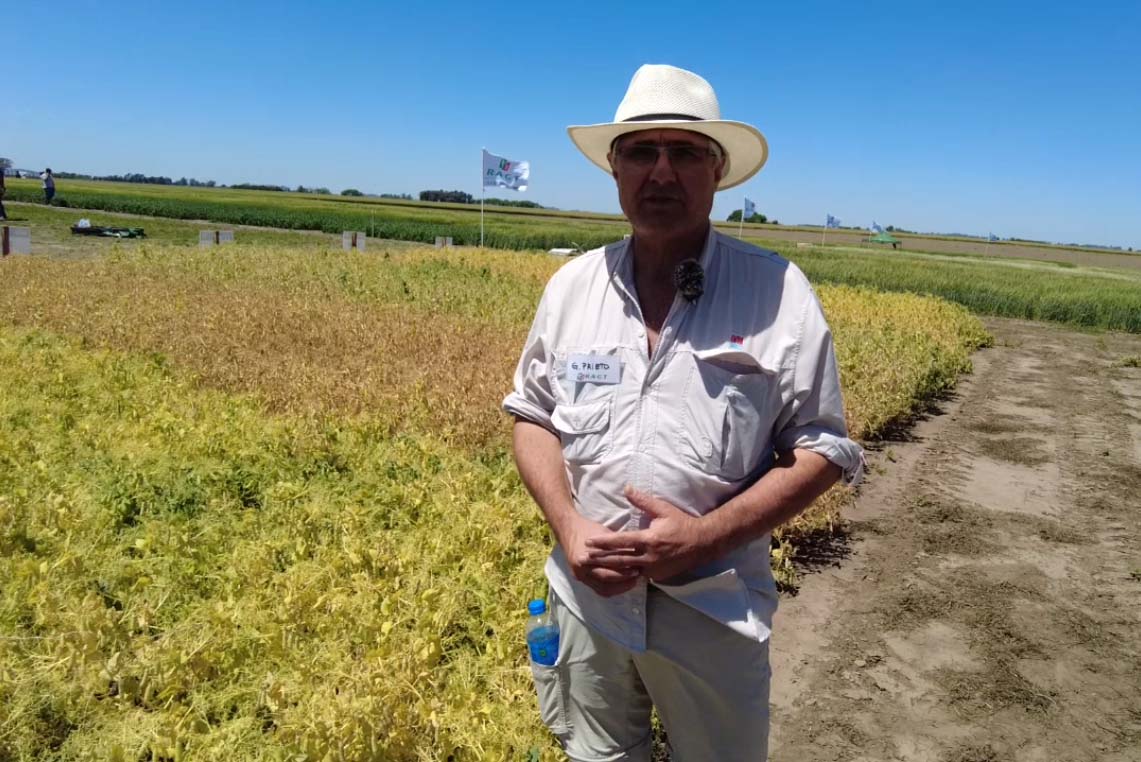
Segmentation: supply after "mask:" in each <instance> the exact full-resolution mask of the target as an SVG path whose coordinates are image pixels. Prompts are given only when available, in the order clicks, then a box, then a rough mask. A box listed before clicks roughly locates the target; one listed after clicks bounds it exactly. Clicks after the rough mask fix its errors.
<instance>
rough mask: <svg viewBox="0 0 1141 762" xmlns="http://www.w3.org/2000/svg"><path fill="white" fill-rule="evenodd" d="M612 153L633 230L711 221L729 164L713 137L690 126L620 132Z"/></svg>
mask: <svg viewBox="0 0 1141 762" xmlns="http://www.w3.org/2000/svg"><path fill="white" fill-rule="evenodd" d="M609 159H610V166H611V168H612V170H613V173H614V179H615V180H616V181H617V182H618V201H619V203H620V204H621V205H622V211H623V212H624V213H625V214H626V218H627V219H628V220H630V224H631V225H632V226H633V228H634V232H636V233H642V234H643V235H645V234H650V235H661V234H669V233H685V232H688V231H691V230H697V229H699V228H702V227H704V226H705V224H706V223H707V222H708V221H709V212H710V211H711V210H712V209H713V194H714V193H715V192H716V191H717V183H719V182H720V181H721V177H722V174H723V172H724V168H725V162H724V159H723V158H721V153H720V149H719V146H717V144H716V143H714V142H713V141H711V140H710V139H709V138H707V137H705V136H704V135H701V134H699V133H696V132H689V131H688V130H647V131H645V132H634V133H630V134H628V135H623V136H622V137H620V138H618V140H617V141H616V142H615V143H614V147H613V148H612V149H611V152H610V154H609Z"/></svg>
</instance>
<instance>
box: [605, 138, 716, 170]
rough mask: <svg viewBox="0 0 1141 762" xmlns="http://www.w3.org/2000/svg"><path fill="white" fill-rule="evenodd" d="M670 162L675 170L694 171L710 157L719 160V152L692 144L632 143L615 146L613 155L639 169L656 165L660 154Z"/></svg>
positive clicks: (708, 147)
mask: <svg viewBox="0 0 1141 762" xmlns="http://www.w3.org/2000/svg"><path fill="white" fill-rule="evenodd" d="M663 152H664V153H665V154H666V157H667V158H668V159H669V161H670V165H671V166H672V167H673V168H674V169H677V170H685V169H696V168H697V167H700V166H702V165H703V164H705V162H706V161H707V160H708V159H709V157H710V156H713V157H714V158H717V159H720V158H721V152H720V151H718V150H716V149H714V148H713V147H712V146H698V145H694V144H692V143H668V144H666V145H661V144H658V143H634V144H632V145H625V146H616V147H615V148H614V155H615V156H617V157H618V158H619V159H620V160H621V161H622V162H623V163H626V164H629V165H630V166H632V167H637V168H639V169H647V168H649V167H652V166H654V165H655V164H657V163H658V157H659V156H661V155H662V153H663Z"/></svg>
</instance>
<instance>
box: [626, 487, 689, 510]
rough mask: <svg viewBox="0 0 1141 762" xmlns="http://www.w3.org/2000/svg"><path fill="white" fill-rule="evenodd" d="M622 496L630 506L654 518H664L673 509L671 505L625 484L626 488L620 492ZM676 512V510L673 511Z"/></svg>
mask: <svg viewBox="0 0 1141 762" xmlns="http://www.w3.org/2000/svg"><path fill="white" fill-rule="evenodd" d="M622 494H623V495H625V496H626V499H627V500H629V501H630V505H632V506H634V507H635V508H637V509H638V510H639V511H642V512H643V513H648V514H650V515H651V516H653V517H655V518H664V517H665V516H668V515H669V514H670V509H674V508H673V506H672V505H670V504H669V503H667V502H666V501H665V500H661V499H660V498H656V497H654V496H653V495H650V494H648V493H645V492H642V491H641V490H638V489H635V488H634V487H633V486H631V485H629V484H627V485H626V488H625V489H624V490H622ZM674 510H677V509H674Z"/></svg>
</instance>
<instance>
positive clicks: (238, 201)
mask: <svg viewBox="0 0 1141 762" xmlns="http://www.w3.org/2000/svg"><path fill="white" fill-rule="evenodd" d="M109 186H110V187H109ZM234 194H237V192H236V191H233V192H231V196H229V197H227V196H225V195H223V193H221V192H219V193H212V192H210V191H209V190H203V189H185V190H184V189H179V190H178V191H175V192H164V193H154V192H151V193H140V192H138V191H134V190H133V189H130V188H128V189H126V190H123V189H122V188H119V187H114V185H113V184H110V183H102V184H95V183H83V184H79V183H76V184H69V186H68V187H67V188H66V189H63V188H62V187H61V191H60V196H59V197H58V198H57V199H56V203H57V205H66V206H70V207H75V208H82V209H102V210H105V211H111V212H125V213H128V214H140V215H146V216H150V217H171V218H175V219H183V220H211V221H213V222H222V223H229V224H233V225H258V226H263V227H274V228H286V229H291V230H320V231H324V232H326V233H340V232H341V231H344V230H361V231H364V232H365V233H366V234H367V235H369V236H370V237H374V238H391V239H396V240H402V241H417V242H420V243H433V242H434V241H435V240H436V238H437V237H439V236H444V237H451V238H452V240H453V243H455V244H457V245H479V243H480V213H479V209H478V207H474V208H471V207H469V208H468V209H467V210H462V209H457V208H455V205H451V206H450V207H446V208H445V207H439V206H435V205H431V206H429V205H418V206H409V205H395V204H363V203H356V204H353V203H345V202H341V201H337V200H331V199H323V198H321V197H313V196H302V197H291V196H290V195H287V194H274V193H255V192H248V191H247V192H244V195H241V196H237V195H234ZM9 196H10V199H11V200H13V201H27V202H35V201H40V200H41V199H42V194H41V193H40V191H39V190H38V189H37V188H35V187H34V186H33V185H31V184H29V183H21V184H19V185H16V184H13V187H11V188H10V189H9ZM627 230H628V228H626V227H625V225H624V224H623V223H621V221H613V220H599V221H587V220H579V219H573V218H562V217H548V216H544V217H539V216H538V215H521V214H517V213H504V212H488V213H487V214H486V216H485V221H484V234H483V242H484V244H485V245H486V246H488V247H490V248H499V249H550V248H555V247H572V246H575V245H578V246H582V247H584V248H594V247H596V246H601V245H603V244H605V243H609V242H611V241H614V240H616V239H619V238H621V237H622V235H623V234H624V233H625V232H626V231H627Z"/></svg>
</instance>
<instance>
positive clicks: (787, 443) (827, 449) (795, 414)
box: [774, 296, 864, 486]
mask: <svg viewBox="0 0 1141 762" xmlns="http://www.w3.org/2000/svg"><path fill="white" fill-rule="evenodd" d="M799 334H800V337H799V341H798V342H797V344H796V350H795V357H794V360H793V365H792V372H791V380H790V386H791V394H789V395H787V396H786V397H785V399H786V400H787V401H786V402H785V403H784V406H783V407H782V409H781V412H780V415H779V416H778V418H777V424H776V427H775V437H774V445H775V448H776V450H777V451H778V452H786V451H789V450H793V449H802V450H811V451H812V452H815V453H818V454H819V455H823V456H824V457H825V458H827V459H828V460H829V461H831V462H832V463H835V464H836V465H837V466H839V467H840V468H841V469H843V472H844V473H843V482H844V484H846V485H848V486H854V485H855V484H857V483H859V481H860V479H862V478H863V475H864V452H863V449H862V448H861V447H860V446H859V445H858V444H856V443H855V442H854V441H852V440H851V439H849V438H848V427H847V424H846V423H845V422H844V399H843V396H842V394H841V392H840V374H839V371H838V369H837V366H836V351H835V348H834V347H833V344H832V332H831V330H829V328H828V323H827V321H826V320H825V319H824V312H823V310H822V309H821V308H820V303H819V302H818V301H817V300H816V298H815V296H813V298H811V299H809V300H808V303H807V304H806V305H805V308H804V315H803V319H802V321H801V326H800V332H799Z"/></svg>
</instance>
